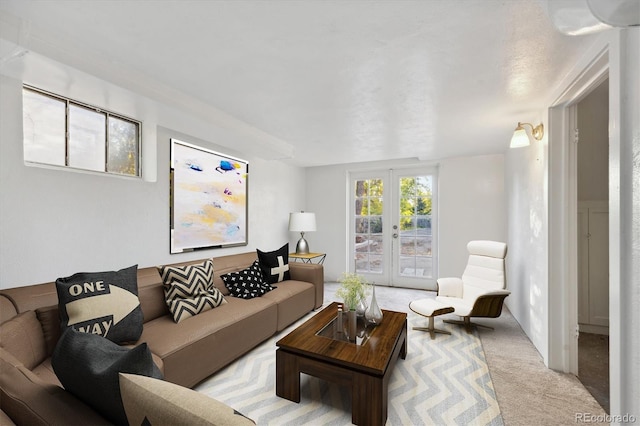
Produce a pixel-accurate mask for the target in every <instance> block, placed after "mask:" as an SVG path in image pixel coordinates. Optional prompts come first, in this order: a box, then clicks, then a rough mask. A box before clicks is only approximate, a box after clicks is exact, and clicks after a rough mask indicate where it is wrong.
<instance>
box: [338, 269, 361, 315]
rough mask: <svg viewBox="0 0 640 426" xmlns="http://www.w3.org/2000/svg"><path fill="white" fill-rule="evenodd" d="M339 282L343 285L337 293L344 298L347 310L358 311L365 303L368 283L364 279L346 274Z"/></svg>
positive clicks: (356, 275)
mask: <svg viewBox="0 0 640 426" xmlns="http://www.w3.org/2000/svg"><path fill="white" fill-rule="evenodd" d="M338 282H339V283H340V284H341V285H340V288H338V291H336V296H338V297H340V298H342V300H343V301H344V305H345V309H348V310H349V311H355V310H357V309H358V305H359V304H360V303H361V302H363V301H364V298H365V296H366V288H367V282H366V281H365V279H364V277H362V276H361V275H358V274H352V273H350V272H345V273H343V274H342V277H341V278H340V279H339V280H338Z"/></svg>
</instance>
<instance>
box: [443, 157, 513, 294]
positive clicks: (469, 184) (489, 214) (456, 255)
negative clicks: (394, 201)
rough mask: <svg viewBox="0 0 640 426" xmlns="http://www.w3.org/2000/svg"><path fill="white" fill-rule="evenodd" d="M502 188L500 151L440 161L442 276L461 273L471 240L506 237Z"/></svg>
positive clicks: (504, 238) (505, 211)
mask: <svg viewBox="0 0 640 426" xmlns="http://www.w3.org/2000/svg"><path fill="white" fill-rule="evenodd" d="M504 190H505V188H504V156H503V155H502V154H500V155H481V156H475V157H461V158H451V159H447V160H444V161H442V162H441V163H440V167H439V191H440V192H439V203H440V204H439V206H440V208H439V216H438V219H439V224H440V239H439V244H440V247H439V252H440V265H439V267H440V269H439V271H440V272H439V275H440V276H441V277H450V276H454V277H455V276H460V275H461V274H462V271H463V270H464V268H465V266H466V264H467V257H468V255H469V253H468V252H467V243H468V242H469V241H470V240H495V241H504V242H506V241H507V217H506V214H507V209H506V197H505V191H504ZM507 256H508V254H507ZM507 284H508V283H507Z"/></svg>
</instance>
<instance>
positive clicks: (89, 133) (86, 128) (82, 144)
mask: <svg viewBox="0 0 640 426" xmlns="http://www.w3.org/2000/svg"><path fill="white" fill-rule="evenodd" d="M106 119H107V118H106V115H105V114H104V113H99V112H96V111H93V110H91V109H88V108H84V107H81V106H77V105H69V166H71V167H77V168H79V169H87V170H97V171H101V172H103V171H105V170H104V169H105V163H106V162H105V158H106V153H105V140H106Z"/></svg>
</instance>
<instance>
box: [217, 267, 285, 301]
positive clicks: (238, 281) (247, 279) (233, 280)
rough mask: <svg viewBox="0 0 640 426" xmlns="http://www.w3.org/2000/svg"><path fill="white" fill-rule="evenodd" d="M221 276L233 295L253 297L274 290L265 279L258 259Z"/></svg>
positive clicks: (245, 297)
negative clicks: (246, 266)
mask: <svg viewBox="0 0 640 426" xmlns="http://www.w3.org/2000/svg"><path fill="white" fill-rule="evenodd" d="M220 278H222V281H223V282H224V285H225V287H227V289H229V293H231V295H232V296H233V297H239V298H242V299H253V298H254V297H260V296H262V295H263V294H265V293H267V292H269V291H271V290H273V287H271V285H270V284H268V283H267V282H266V281H265V280H264V277H263V276H262V270H261V269H260V264H259V263H258V261H257V260H256V261H255V262H253V264H252V265H251V266H250V267H248V268H246V269H243V270H242V271H237V272H229V273H228V274H224V275H221V276H220Z"/></svg>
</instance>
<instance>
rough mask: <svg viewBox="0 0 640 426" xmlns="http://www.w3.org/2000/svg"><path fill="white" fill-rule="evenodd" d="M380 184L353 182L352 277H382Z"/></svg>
mask: <svg viewBox="0 0 640 426" xmlns="http://www.w3.org/2000/svg"><path fill="white" fill-rule="evenodd" d="M382 191H383V184H382V180H381V179H362V180H357V181H356V182H355V223H354V225H355V241H354V250H355V253H354V259H355V270H356V273H375V274H382V273H383V256H382V254H383V237H382V234H383V221H382V214H383V210H384V208H383V204H384V200H383V198H382Z"/></svg>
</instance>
